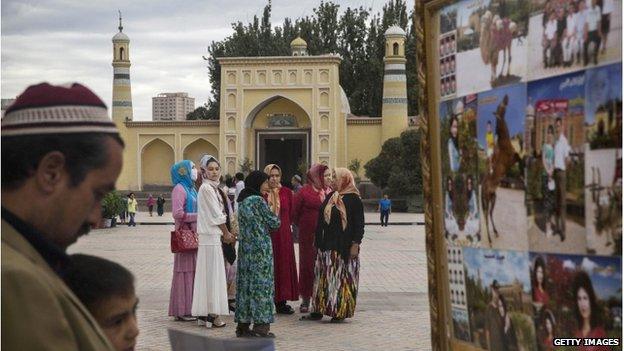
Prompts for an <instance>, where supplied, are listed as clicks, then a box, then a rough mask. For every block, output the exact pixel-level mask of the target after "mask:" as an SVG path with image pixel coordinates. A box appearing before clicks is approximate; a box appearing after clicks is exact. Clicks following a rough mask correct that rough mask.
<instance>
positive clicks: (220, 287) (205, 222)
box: [191, 155, 236, 328]
mask: <svg viewBox="0 0 624 351" xmlns="http://www.w3.org/2000/svg"><path fill="white" fill-rule="evenodd" d="M200 165H201V172H202V176H203V183H202V185H201V187H200V188H199V192H198V195H197V235H198V237H199V248H198V250H197V268H196V271H195V284H194V286H193V306H192V308H191V312H192V314H193V315H194V316H197V318H198V323H199V324H203V323H205V324H206V326H207V327H210V326H212V327H217V328H220V327H224V326H225V323H224V322H223V321H221V320H220V318H219V315H226V314H229V311H228V293H227V283H226V277H225V266H224V258H223V250H222V247H221V242H222V241H223V242H225V243H232V242H234V241H235V240H236V238H235V237H234V235H232V234H231V233H230V231H229V230H228V228H227V223H228V218H227V212H226V209H225V206H227V202H224V200H223V199H224V198H225V197H224V196H223V195H224V194H222V193H221V190H220V189H219V178H220V176H221V165H220V164H219V161H218V160H217V159H216V158H215V157H213V156H211V155H204V156H203V157H202V159H201V161H200Z"/></svg>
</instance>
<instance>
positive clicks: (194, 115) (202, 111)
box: [186, 106, 215, 121]
mask: <svg viewBox="0 0 624 351" xmlns="http://www.w3.org/2000/svg"><path fill="white" fill-rule="evenodd" d="M186 119H187V120H189V121H193V120H197V119H215V118H214V116H211V115H210V113H208V109H207V108H206V107H205V106H200V107H198V108H196V109H195V110H193V111H191V112H189V113H188V114H187V115H186Z"/></svg>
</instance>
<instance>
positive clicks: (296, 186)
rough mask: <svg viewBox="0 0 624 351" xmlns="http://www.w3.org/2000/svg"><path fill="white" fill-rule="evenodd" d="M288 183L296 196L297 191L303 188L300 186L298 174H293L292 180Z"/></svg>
mask: <svg viewBox="0 0 624 351" xmlns="http://www.w3.org/2000/svg"><path fill="white" fill-rule="evenodd" d="M290 182H291V183H292V186H293V192H294V193H295V194H296V193H298V192H299V190H301V188H303V185H302V184H301V183H302V181H301V176H300V175H298V174H295V175H294V176H293V177H292V179H291V180H290Z"/></svg>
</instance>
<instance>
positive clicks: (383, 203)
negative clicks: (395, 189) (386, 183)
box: [378, 194, 392, 227]
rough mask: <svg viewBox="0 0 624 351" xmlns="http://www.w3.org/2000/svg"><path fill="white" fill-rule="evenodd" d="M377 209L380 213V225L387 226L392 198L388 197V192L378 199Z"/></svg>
mask: <svg viewBox="0 0 624 351" xmlns="http://www.w3.org/2000/svg"><path fill="white" fill-rule="evenodd" d="M378 211H379V213H380V215H381V226H382V227H387V226H388V217H389V216H390V212H392V200H390V199H389V198H388V194H384V196H383V199H381V200H379V208H378Z"/></svg>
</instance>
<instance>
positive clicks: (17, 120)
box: [0, 83, 124, 351]
mask: <svg viewBox="0 0 624 351" xmlns="http://www.w3.org/2000/svg"><path fill="white" fill-rule="evenodd" d="M32 115H36V116H37V123H34V124H33V123H32V120H31V119H30V117H29V116H32ZM1 124H2V127H1V128H0V130H1V134H2V147H1V149H2V176H1V177H0V178H1V179H2V193H1V194H2V195H1V196H2V211H1V212H2V255H1V256H2V257H1V259H2V264H1V267H2V268H1V270H2V281H1V284H2V324H1V328H2V349H6V350H50V351H56V350H59V351H60V350H63V351H78V350H80V351H113V350H115V348H114V347H113V345H112V344H111V343H110V342H109V340H108V339H107V337H106V335H105V334H104V332H103V331H102V329H101V328H100V327H99V326H98V324H97V322H96V320H95V319H94V317H93V315H92V314H91V313H90V312H89V311H88V310H87V308H86V307H85V306H84V304H83V303H81V302H80V301H79V300H78V298H77V297H76V296H75V294H74V293H72V292H71V290H70V289H69V287H68V286H67V285H66V284H65V283H64V282H63V280H62V278H61V277H62V276H64V275H65V273H66V272H67V270H68V268H69V267H70V263H71V261H70V258H69V256H68V255H67V252H66V251H67V248H68V247H69V246H70V245H72V244H73V243H75V242H76V241H77V240H78V238H80V237H81V236H83V235H85V234H87V233H88V232H89V229H90V228H91V227H92V226H94V225H97V224H99V223H100V220H101V219H102V206H101V201H102V198H103V197H104V195H106V194H107V193H109V192H110V191H112V190H114V189H115V182H116V181H117V177H119V174H120V173H121V168H122V164H123V161H122V152H123V147H124V142H123V141H122V139H121V138H120V136H119V131H118V130H117V127H115V124H114V123H113V121H111V119H110V117H109V115H108V113H107V110H106V105H105V104H104V102H102V100H100V98H99V97H97V96H96V95H95V94H94V93H93V92H91V90H89V89H88V88H86V87H84V86H82V85H80V84H77V83H74V84H72V85H71V86H53V85H50V84H48V83H42V84H38V85H33V86H30V87H28V88H27V89H26V91H24V92H23V93H22V94H21V95H20V96H18V97H17V99H16V100H15V102H14V103H13V104H12V105H11V106H10V107H9V108H8V109H7V110H6V113H5V115H4V117H3V118H2V122H1Z"/></svg>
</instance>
